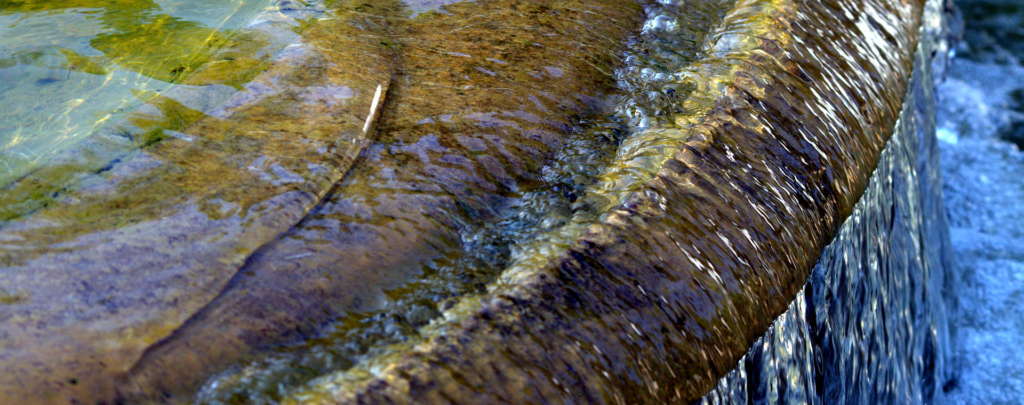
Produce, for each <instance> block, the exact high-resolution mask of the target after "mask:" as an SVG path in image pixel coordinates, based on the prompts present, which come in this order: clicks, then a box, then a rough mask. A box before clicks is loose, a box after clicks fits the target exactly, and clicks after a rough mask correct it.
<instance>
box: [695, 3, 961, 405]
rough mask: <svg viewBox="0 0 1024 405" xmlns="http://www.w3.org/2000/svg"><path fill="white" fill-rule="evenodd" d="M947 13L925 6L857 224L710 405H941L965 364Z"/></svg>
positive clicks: (852, 222) (827, 253)
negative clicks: (943, 149)
mask: <svg viewBox="0 0 1024 405" xmlns="http://www.w3.org/2000/svg"><path fill="white" fill-rule="evenodd" d="M944 6H945V4H944V2H943V1H942V0H929V1H928V3H927V4H926V6H925V15H924V19H923V22H924V23H923V25H922V28H921V29H922V35H921V38H922V41H921V42H920V44H919V46H918V50H917V55H916V58H915V65H914V66H915V69H914V74H913V81H912V82H911V88H910V89H909V91H908V92H907V97H906V99H905V101H904V104H903V112H902V113H901V116H900V121H899V123H898V124H897V126H896V129H895V132H894V135H893V137H892V139H890V141H889V142H888V144H887V146H886V148H885V150H883V152H882V157H881V159H880V161H879V163H878V167H877V168H876V169H875V172H874V174H873V175H872V177H871V182H870V184H869V185H868V189H867V191H866V192H865V193H864V195H863V196H862V197H861V199H860V201H859V202H858V203H857V205H856V208H855V209H854V212H853V214H852V215H851V216H850V217H849V218H848V219H847V220H846V222H844V223H843V225H842V227H841V228H840V231H839V234H838V235H837V236H836V238H835V240H834V241H832V243H831V244H829V246H828V247H827V248H825V250H824V251H823V252H822V255H821V259H820V261H819V262H818V265H817V266H815V268H814V271H813V273H812V275H811V277H810V279H809V280H808V281H807V284H806V285H805V286H804V288H803V289H802V290H801V291H800V293H799V294H798V295H797V297H796V299H795V300H794V301H793V302H792V303H791V304H790V306H789V309H788V310H787V311H786V313H785V314H783V315H782V316H781V317H780V318H779V319H778V320H776V321H775V322H774V323H773V324H772V326H771V328H770V329H769V330H768V332H767V333H766V334H765V335H764V336H763V337H761V338H759V339H758V340H757V342H756V343H755V344H754V345H753V347H752V348H751V349H750V351H749V352H748V353H747V354H746V355H745V356H744V357H743V359H741V360H740V361H739V364H738V366H737V367H736V368H735V369H734V370H733V371H731V372H730V373H729V374H728V375H726V376H725V377H723V378H721V379H720V380H719V382H718V385H717V386H716V387H715V389H714V390H712V391H711V392H710V393H708V394H707V395H706V396H705V397H704V398H702V399H701V400H700V402H699V403H700V404H701V405H717V404H742V403H750V404H753V403H769V404H775V403H783V404H879V403H898V404H932V403H942V402H943V392H944V391H945V390H946V389H948V388H949V386H951V385H952V383H953V382H954V381H955V379H956V377H957V374H958V373H959V371H958V370H959V361H960V359H959V358H958V355H957V353H959V351H960V350H959V347H960V337H959V334H958V332H957V326H956V323H955V319H957V314H958V312H959V310H958V308H959V307H958V305H959V300H958V298H957V291H956V289H957V286H958V285H959V280H958V277H959V276H958V274H959V273H958V271H957V269H956V268H955V262H954V260H953V256H952V247H951V245H950V237H949V226H948V223H947V219H946V208H945V204H944V203H943V199H942V176H941V173H940V170H939V156H938V147H937V144H936V138H935V97H934V94H933V91H934V86H935V83H936V81H938V80H941V78H942V77H943V76H944V71H945V68H946V66H947V64H948V55H949V43H948V42H946V38H945V34H946V32H947V29H946V25H947V22H946V21H945V19H944V17H945V16H944V14H943V12H944Z"/></svg>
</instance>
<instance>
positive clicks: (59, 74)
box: [0, 0, 275, 186]
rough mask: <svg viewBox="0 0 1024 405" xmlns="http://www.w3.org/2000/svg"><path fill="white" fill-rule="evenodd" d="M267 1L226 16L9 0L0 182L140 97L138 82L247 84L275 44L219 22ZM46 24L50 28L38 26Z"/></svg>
mask: <svg viewBox="0 0 1024 405" xmlns="http://www.w3.org/2000/svg"><path fill="white" fill-rule="evenodd" d="M265 1H266V0H253V1H248V2H242V3H239V4H236V5H233V6H232V7H237V8H236V9H234V10H230V12H228V14H226V15H223V16H222V17H218V10H216V9H214V10H213V13H211V15H210V16H209V18H207V20H208V21H205V22H203V23H201V22H195V21H189V20H185V19H183V18H181V17H178V16H173V15H169V14H165V13H164V10H162V9H161V8H160V5H158V4H157V3H155V2H151V1H100V2H78V1H73V2H45V1H39V2H37V1H31V2H14V3H10V4H5V5H4V7H3V8H2V10H0V23H3V24H5V25H7V26H6V27H5V32H4V38H3V40H2V46H0V57H2V58H3V60H4V61H5V62H4V63H2V64H3V65H4V68H3V69H0V77H2V78H3V81H2V82H0V94H4V97H2V98H0V107H3V109H2V110H0V111H2V112H0V114H2V116H0V117H2V118H3V119H2V120H0V162H2V163H4V164H3V165H0V186H4V185H7V184H9V183H10V182H11V181H14V180H16V179H18V178H20V177H21V176H24V175H25V174H27V173H29V172H31V171H32V170H35V169H37V168H39V167H40V166H41V165H43V164H44V163H45V162H47V161H48V160H49V159H52V158H54V157H55V156H56V155H58V154H59V153H61V152H62V151H66V150H68V148H71V147H73V146H74V145H77V144H78V142H81V141H82V140H84V139H86V138H88V137H89V136H92V135H93V134H95V133H96V132H97V131H102V130H103V128H104V127H107V126H109V125H110V124H111V123H113V122H115V121H117V117H119V116H120V115H122V113H123V112H126V111H131V110H132V109H134V108H135V107H137V106H139V105H140V102H139V101H138V100H136V99H135V98H134V97H132V96H131V92H132V91H136V90H144V91H165V90H167V89H168V88H169V87H171V85H175V84H182V85H189V86H207V85H226V86H231V87H234V88H236V89H241V87H242V86H243V85H244V84H245V83H247V82H249V81H250V80H251V79H252V78H253V77H255V75H257V74H259V73H260V72H261V71H263V70H265V69H266V67H267V66H268V63H269V57H270V56H271V55H272V52H268V50H269V49H271V48H273V46H275V44H274V43H273V42H274V41H273V40H272V39H270V38H266V37H265V33H263V32H260V31H258V30H247V29H239V28H225V27H223V26H222V25H234V24H236V22H235V21H236V20H239V19H244V18H245V16H246V15H247V13H252V10H251V9H253V8H254V7H253V6H256V5H258V4H260V3H262V2H265ZM174 6H175V7H177V6H179V5H174ZM222 7H223V6H222ZM172 11H173V12H175V13H180V12H181V10H180V9H175V10H172ZM186 14H187V13H186ZM220 14H224V11H223V10H221V11H220ZM4 17H13V18H4ZM44 24H49V25H47V27H48V28H47V29H45V30H42V31H41V30H39V29H36V27H39V26H40V25H44ZM205 24H213V26H207V25H205ZM51 29H52V30H53V31H54V32H52V33H51V32H48V31H49V30H51ZM25 94H32V95H33V96H32V97H30V98H28V97H26V96H25Z"/></svg>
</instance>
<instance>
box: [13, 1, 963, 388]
mask: <svg viewBox="0 0 1024 405" xmlns="http://www.w3.org/2000/svg"><path fill="white" fill-rule="evenodd" d="M832 3H835V4H832ZM15 4H16V6H15V7H8V8H7V9H4V10H3V11H0V17H2V18H10V19H11V23H10V24H9V25H8V27H9V28H8V31H4V32H3V33H4V34H5V36H4V38H18V39H20V38H27V40H23V42H27V43H26V44H22V45H18V46H21V47H23V48H25V49H29V51H24V50H23V51H19V52H20V53H19V52H14V51H10V52H8V51H6V50H4V51H0V52H4V53H2V54H0V61H8V60H9V61H11V62H3V63H6V64H7V65H9V66H6V65H0V68H2V69H3V70H0V74H6V73H4V72H8V70H10V72H8V73H10V74H12V75H14V74H22V75H23V76H24V77H26V78H28V79H25V80H17V81H14V80H12V81H10V82H8V81H6V80H5V81H4V82H3V83H4V84H12V85H17V86H23V87H24V86H28V87H30V88H31V90H26V89H25V88H21V90H15V89H14V88H13V87H12V90H11V91H12V92H13V93H5V96H4V97H3V98H2V100H3V102H8V101H11V102H12V103H15V105H14V106H13V107H11V108H9V109H7V111H8V112H11V117H13V118H9V119H8V118H5V119H4V121H3V122H4V123H9V122H14V121H13V120H22V121H18V123H17V124H16V125H12V126H11V128H12V129H11V132H10V133H11V134H12V135H10V136H9V137H7V136H6V135H4V136H5V137H4V138H0V139H2V140H3V141H4V142H5V143H4V145H8V146H6V147H3V148H0V153H8V154H9V155H10V157H7V155H0V156H2V157H3V158H4V160H3V161H2V162H4V163H5V164H6V165H7V166H8V167H9V169H8V171H7V172H3V173H6V174H4V175H5V176H6V177H0V179H6V180H3V182H0V187H3V188H4V190H3V191H4V192H5V194H4V195H3V196H2V197H0V203H2V204H3V206H2V207H0V221H2V222H0V244H2V245H0V246H2V248H3V250H0V319H3V320H5V323H4V325H5V326H3V327H2V328H0V336H3V337H4V341H3V343H2V345H0V347H3V348H4V351H3V352H0V372H4V373H5V375H7V376H8V377H6V378H5V379H0V391H4V392H2V393H0V400H2V399H4V398H5V397H4V396H3V395H11V398H15V399H20V400H22V401H24V400H27V398H30V397H31V394H25V393H22V394H19V393H18V392H20V391H15V390H13V389H11V390H9V391H8V390H3V388H5V387H8V388H10V387H29V388H28V389H29V391H27V392H31V390H32V389H33V388H32V387H36V388H35V389H36V390H42V389H51V388H52V389H53V390H54V392H55V394H53V397H49V398H44V399H41V400H39V401H40V402H47V401H51V402H55V401H59V400H83V401H93V402H96V401H103V400H104V399H111V400H113V399H116V400H127V401H159V402H179V403H180V402H188V401H195V402H197V403H211V404H225V403H277V402H286V403H306V402H312V403H315V402H318V401H326V400H338V401H343V400H346V399H353V397H351V396H352V395H366V396H367V398H373V397H374V396H378V395H379V396H381V397H379V398H392V399H393V398H402V396H401V395H407V394H408V393H407V394H401V393H397V394H396V393H395V392H394V391H387V389H385V388H380V387H387V386H388V385H389V384H395V385H394V387H399V388H396V389H399V390H402V389H403V388H401V387H406V388H404V389H409V390H412V389H413V388H410V387H418V386H422V387H426V388H423V391H422V392H424V393H425V394H423V395H427V396H428V397H429V395H435V396H434V397H433V398H435V399H438V398H449V399H451V398H455V399H458V400H462V401H473V400H474V398H475V400H481V401H496V400H501V399H505V400H509V399H519V400H526V399H528V398H532V396H534V395H537V396H539V397H547V398H554V397H561V398H563V399H572V400H585V401H598V402H601V401H604V402H623V401H624V400H625V399H626V398H628V399H629V400H631V401H651V402H664V401H677V402H686V401H690V400H695V399H697V398H699V397H700V396H701V395H703V394H704V393H706V392H707V391H708V390H709V389H711V388H712V387H713V386H714V384H715V381H716V379H717V378H718V377H720V376H721V375H723V374H726V370H729V369H731V368H733V366H734V365H735V364H736V361H737V360H738V359H739V357H740V356H741V355H743V352H745V351H746V349H747V348H748V347H751V344H755V345H756V346H755V350H754V352H752V353H751V354H748V356H747V357H745V358H744V359H743V360H742V361H741V364H742V365H743V366H742V367H741V368H740V369H738V371H736V372H734V373H733V374H730V375H729V376H728V377H726V380H723V382H722V383H720V387H719V388H718V389H717V390H716V391H715V392H714V394H713V395H714V396H715V397H713V398H712V397H709V398H711V399H706V400H710V401H714V400H721V399H722V398H730V399H731V400H734V401H735V400H739V401H742V400H743V399H748V398H750V399H755V400H760V399H764V398H769V399H771V398H782V399H783V400H788V401H790V402H797V401H799V400H800V399H801V398H804V397H815V398H836V395H838V396H843V397H845V398H847V399H850V400H852V401H854V402H857V401H861V400H863V401H868V402H870V401H869V400H872V399H879V398H882V399H889V400H892V401H895V402H902V401H903V400H912V401H925V402H927V401H930V399H931V398H933V397H934V396H935V392H936V391H935V389H936V388H935V387H936V386H941V385H942V384H944V383H945V381H947V380H948V377H949V373H950V371H949V370H950V368H949V367H947V363H946V362H945V360H944V357H943V353H946V352H947V351H948V350H949V347H950V346H951V345H954V342H953V341H951V340H950V339H948V338H947V334H948V333H949V331H948V328H947V326H946V324H945V323H944V322H945V321H944V319H945V315H946V314H945V312H944V311H945V309H943V308H944V305H947V303H946V301H945V300H946V299H947V298H948V297H946V296H945V295H944V292H942V290H943V288H947V280H945V279H944V278H943V277H944V276H945V274H946V271H947V270H948V263H947V260H946V259H945V258H943V257H941V255H942V254H943V252H942V251H941V248H942V247H943V246H942V244H941V241H942V240H943V239H942V238H943V233H942V232H943V231H942V229H943V228H942V224H941V223H940V222H935V218H933V217H934V215H935V212H937V211H936V210H937V209H940V208H941V207H936V206H934V204H935V203H934V197H935V196H936V195H937V194H936V190H935V184H936V181H937V177H936V176H937V175H936V173H937V171H936V167H935V166H934V164H933V163H934V162H933V161H932V160H931V159H932V157H933V156H934V155H933V154H931V153H930V151H929V145H932V144H931V143H929V142H930V139H931V138H928V137H927V136H926V135H928V134H929V128H931V125H932V124H931V123H930V121H928V116H929V114H931V113H932V112H931V107H930V104H929V100H930V93H929V91H928V87H927V85H928V84H930V83H931V82H930V79H929V78H928V75H929V73H928V70H927V66H929V65H930V61H928V60H926V58H924V57H923V56H922V55H926V54H927V53H928V52H927V51H928V49H930V48H929V47H932V46H935V43H933V42H932V36H934V35H933V34H934V33H932V32H931V31H928V32H926V34H925V35H923V36H922V38H925V40H923V41H920V45H919V46H920V47H921V50H919V53H918V56H917V57H916V59H915V58H914V57H913V56H912V54H913V50H914V49H915V48H914V46H915V44H917V43H918V42H917V38H918V35H917V27H916V25H914V22H916V21H918V18H919V15H920V14H919V12H920V5H919V4H916V3H914V4H909V5H900V6H896V5H893V4H889V3H888V2H885V1H875V2H869V4H866V5H861V6H862V8H863V9H858V10H857V13H856V14H854V13H851V12H850V10H851V9H850V7H852V6H851V5H850V4H846V2H842V1H838V2H820V1H807V2H791V1H781V0H780V1H768V0H738V1H726V0H721V1H719V0H706V1H699V2H685V3H684V2H676V1H669V0H661V1H658V2H653V1H650V2H648V1H640V2H635V3H634V2H616V1H611V0H607V1H606V0H600V1H577V0H559V1H552V2H547V3H544V4H534V3H529V2H520V1H513V0H480V1H407V2H402V1H379V2H374V3H372V4H371V3H366V2H359V1H334V2H327V4H319V3H316V2H311V3H302V2H300V3H292V2H288V1H280V2H270V3H258V2H255V1H253V2H244V3H230V4H229V3H225V4H219V3H215V5H209V4H208V3H204V5H206V6H208V7H210V9H209V10H207V9H204V8H197V7H194V6H189V5H187V4H184V3H151V2H130V1H124V2H110V4H105V3H104V4H103V7H100V6H96V5H95V4H94V3H90V4H91V5H92V8H79V7H66V8H60V9H46V7H43V6H40V5H39V4H36V3H15ZM935 7H936V6H935V3H934V2H933V3H929V11H928V13H926V14H925V17H924V21H925V22H926V24H925V27H926V28H928V29H932V28H934V23H935V21H933V20H932V19H934V18H935V17H934V16H935V12H936V10H935ZM929 13H930V14H929ZM62 18H66V19H68V20H69V21H71V20H74V21H75V22H74V23H71V22H69V23H67V24H62V25H61V27H66V28H67V30H68V32H60V33H59V34H55V35H56V36H57V38H59V39H60V41H65V42H60V41H56V42H54V41H53V40H48V39H44V38H40V37H38V36H33V35H29V34H28V33H30V32H34V31H30V30H29V28H26V27H31V25H24V26H22V25H19V24H23V23H24V21H29V22H33V21H34V23H35V24H40V23H42V24H55V23H56V22H58V21H62V20H61V19H62ZM0 21H6V20H0ZM113 22H118V23H119V24H115V23H113ZM929 24H932V25H929ZM18 30H24V31H18ZM36 30H38V29H36ZM930 35H932V36H930ZM195 38H202V40H197V39H195ZM33 41H36V42H33ZM176 41H177V42H176ZM7 42H9V43H12V44H15V45H17V44H18V42H17V41H16V40H8V39H4V43H7ZM837 43H844V44H851V45H850V46H849V47H838V46H836V45H835V44H837ZM14 47H15V46H14V45H12V49H14ZM5 49H6V48H5ZM19 49H20V48H19ZM32 49H35V51H32ZM137 49H145V50H146V52H141V51H136V50H137ZM151 53H152V54H151ZM26 55H39V56H38V57H37V58H36V59H32V58H33V57H35V56H32V57H30V56H26ZM9 56H10V57H9ZM915 60H916V64H915V63H914V61H915ZM911 65H914V66H916V68H917V70H916V71H915V73H914V74H913V80H911V79H909V76H910V75H911V69H910V67H911ZM4 66H6V67H4ZM18 72H21V73H18ZM44 73H45V77H44ZM33 75H35V76H33ZM62 75H63V78H61V76H62ZM36 76H38V78H36ZM19 77H20V76H19ZM126 78H132V79H131V80H128V79H126ZM0 85H3V84H0ZM32 86H34V87H32ZM90 86H91V87H90ZM37 88H38V89H37ZM40 89H43V90H40ZM46 89H52V92H51V93H52V94H53V97H54V100H57V101H46V100H44V99H43V98H39V99H38V100H39V103H38V104H36V105H34V106H29V107H24V106H23V105H22V104H26V102H25V101H24V99H23V98H22V100H23V101H21V102H19V101H18V99H17V98H15V97H8V96H7V95H6V94H22V93H27V92H30V91H35V92H40V91H42V92H43V93H46V92H47V91H50V90H46ZM47 94H50V93H47ZM62 94H63V95H62ZM68 94H82V95H81V96H75V97H76V98H69V97H71V96H68ZM904 94H909V95H908V96H907V97H906V99H905V100H904ZM85 95H88V96H89V97H96V98H95V100H93V99H88V100H87V97H85ZM62 97H63V98H62ZM34 100H35V99H34ZM901 102H902V107H900V105H901ZM19 103H20V104H19ZM72 104H73V105H72ZM79 107H82V108H85V109H78V108H79ZM17 108H30V109H33V111H37V110H39V111H46V112H45V113H38V114H37V113H35V112H33V113H25V112H24V111H25V110H19V109H17ZM901 111H902V113H901ZM0 114H2V113H0ZM897 119H898V120H897ZM32 120H36V121H32ZM894 127H895V128H897V131H896V134H895V135H893V138H892V140H891V141H889V146H887V149H885V151H884V152H882V151H881V147H882V144H883V143H885V140H886V139H888V138H889V136H890V135H891V132H892V131H891V129H892V128H894ZM33 128H35V129H33ZM48 128H49V129H48ZM53 128H57V129H59V130H58V131H55V130H54V129H53ZM0 129H3V128H0ZM61 131H63V132H61ZM357 156H358V159H357ZM877 159H881V160H880V162H881V163H880V164H879V168H878V169H877V172H876V175H875V177H874V178H873V179H872V180H870V182H869V181H868V176H867V174H868V172H869V171H870V170H871V168H873V167H875V164H876V162H877V161H878V160H877ZM2 169H3V168H2V167H0V170H2ZM878 173H883V174H881V175H879V174H878ZM862 190H867V191H866V194H865V197H863V199H860V202H859V203H858V204H857V205H856V206H855V205H854V203H855V202H857V201H858V199H859V196H860V193H861V191H862ZM940 205H941V204H940ZM112 213H116V215H112ZM848 215H849V216H850V218H851V219H849V220H847V224H848V225H846V226H844V227H842V228H840V226H839V225H840V221H841V220H843V218H845V217H846V216H848ZM851 223H852V224H854V225H849V224H851ZM857 226H862V227H864V228H863V229H861V228H856V227H857ZM836 232H838V235H839V236H838V239H836V240H835V241H833V242H832V245H830V246H829V247H828V248H825V249H826V250H825V253H824V255H825V256H823V258H822V260H821V262H820V263H819V265H818V267H816V268H814V270H813V271H812V270H811V269H812V267H813V265H814V263H815V262H816V261H817V258H818V255H819V253H820V252H821V249H822V248H823V247H825V245H826V244H827V243H828V242H829V241H830V240H831V239H832V237H833V236H834V235H835V234H836ZM872 235H874V236H872ZM935 240H938V241H939V242H938V243H939V244H938V245H935V244H934V242H933V241H935ZM924 241H927V242H924ZM876 248H877V250H878V251H877V252H876ZM850 252H853V253H850ZM860 252H864V253H863V256H854V257H852V258H851V257H849V255H850V254H855V255H856V254H860ZM837 257H847V258H846V259H844V260H838V259H836V258H837ZM879 263H883V264H879ZM68 268H75V269H76V272H75V273H69V272H68V271H67V270H66V269H68ZM847 268H857V269H858V271H844V270H843V269H847ZM37 269H38V270H37ZM808 276H810V277H811V280H812V281H811V284H809V286H810V287H804V289H802V290H801V289H800V286H801V285H803V284H804V281H805V280H807V277H808ZM852 284H856V285H857V286H858V287H857V290H856V293H851V292H849V291H848V288H849V287H848V286H849V285H852ZM908 286H909V287H908ZM901 288H910V289H909V290H906V289H901ZM829 293H831V294H832V296H830V295H829ZM47 296H64V297H67V298H66V299H65V300H63V301H52V300H46V299H45V297H47ZM793 297H797V301H795V302H792V303H790V301H791V300H792V298H793ZM826 297H830V298H826ZM922 304H923V305H922ZM787 305H789V306H790V310H789V311H788V312H785V314H784V315H783V318H781V320H779V321H777V322H776V324H775V326H773V327H772V329H770V330H769V332H768V335H767V337H764V338H760V339H759V336H761V334H762V333H763V332H764V330H765V329H766V328H768V327H769V323H771V321H772V320H773V319H775V318H776V317H777V316H779V315H780V314H783V312H784V311H785V310H786V308H787ZM950 305H952V304H950ZM865 307H867V308H870V309H872V310H871V311H867V310H862V309H863V308H865ZM915 308H916V309H915ZM878 311H881V314H879V312H878ZM812 313H813V314H814V315H813V316H812V315H810V314H812ZM887 313H888V314H900V315H898V316H895V315H886V314H887ZM857 325H860V327H859V328H858V326H857ZM874 325H884V326H877V327H876V326H874ZM524 328H525V329H524ZM929 332H930V333H929ZM758 339H759V340H758ZM452 342H459V343H458V344H454V343H452ZM815 345H817V346H815ZM549 348H561V349H559V350H556V351H553V352H549V351H548V349H549ZM796 348H800V350H802V351H803V352H794V351H792V350H791V349H796ZM410 353H419V354H417V355H415V356H427V357H428V358H430V360H429V361H427V360H425V361H423V362H418V361H416V360H409V358H410V357H409V354H410ZM764 353H773V354H772V355H771V356H769V357H765V356H766V355H765V354H764ZM883 354H884V355H885V356H888V357H885V360H883V361H879V360H878V359H879V358H880V357H879V356H881V355H883ZM62 356H76V357H77V358H81V359H82V360H81V361H79V362H74V363H67V362H60V361H59V359H60V358H61V357H62ZM415 356H413V357H415ZM430 356H440V359H436V358H431V357H430ZM551 356H553V357H551ZM908 356H916V357H914V358H915V359H916V360H907V358H909V357H908ZM883 357H884V356H883ZM39 359H42V360H41V361H40V360H39ZM816 361H817V362H819V363H820V364H824V366H820V365H818V364H819V363H815V362H816ZM821 362H824V363H821ZM36 364H42V366H37V365H36ZM784 364H793V365H795V366H794V367H786V366H784ZM821 367H824V369H825V370H826V371H824V372H816V371H815V370H819V369H820V368H821ZM481 370H489V371H487V372H482V371H481ZM394 373H397V374H394ZM488 373H496V374H488ZM736 373H739V374H738V375H737V374H736ZM211 374H214V376H213V377H212V378H209V379H207V378H208V377H209V376H210V375H211ZM677 374H678V375H681V376H677ZM495 375H497V377H495ZM485 376H489V377H485ZM779 376H785V378H781V379H780V378H778V377H779ZM833 377H840V378H838V379H837V381H843V384H841V385H840V388H838V389H836V388H834V386H832V385H827V384H825V385H823V384H822V383H821V381H822V380H824V379H831V378H833ZM488 378H491V379H490V380H488ZM495 378H497V380H495ZM481 379H482V380H481ZM382 380H383V381H388V383H378V382H379V381H382ZM919 380H920V381H923V383H922V384H920V385H915V384H903V383H905V382H907V381H919ZM204 381H205V382H204ZM375 381H377V382H375ZM402 381H407V382H405V383H402ZM489 381H505V382H507V383H508V385H506V386H496V385H495V386H492V384H491V383H490V382H489ZM679 381H683V383H679ZM382 384H383V385H382ZM403 384H404V385H403ZM417 384H419V385H417ZM517 384H518V385H517ZM758 384H760V385H758ZM894 384H899V385H900V386H906V387H908V388H906V389H901V390H888V391H886V389H885V387H892V386H893V385H894ZM482 386H483V387H489V388H486V389H483V388H481V387H482ZM517 386H522V387H525V388H515V387H517ZM755 386H763V387H768V388H764V389H761V390H760V391H757V392H756V394H748V393H746V392H743V390H742V389H740V388H743V387H755ZM54 387H59V388H54ZM737 387H739V388H737ZM197 390H198V396H196V397H194V398H193V397H192V394H193V393H194V392H196V391H197ZM772 390H775V391H772ZM780 390H781V391H780ZM360 393H362V394H360ZM762 394H763V395H762ZM18 395H28V396H26V397H19V396H18ZM389 395H398V397H389ZM408 395H411V394H408ZM802 396H804V397H802ZM539 397H538V398H539ZM406 398H407V399H408V397H406ZM535 399H536V398H535ZM784 402H785V401H784ZM825 402H826V403H827V402H829V401H827V400H826V401H825Z"/></svg>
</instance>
